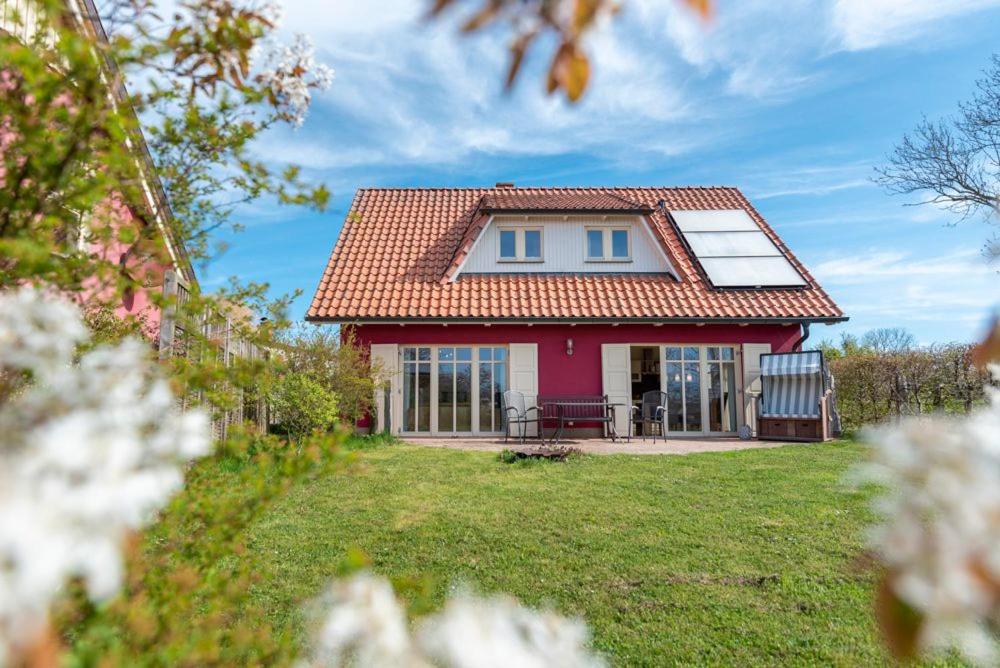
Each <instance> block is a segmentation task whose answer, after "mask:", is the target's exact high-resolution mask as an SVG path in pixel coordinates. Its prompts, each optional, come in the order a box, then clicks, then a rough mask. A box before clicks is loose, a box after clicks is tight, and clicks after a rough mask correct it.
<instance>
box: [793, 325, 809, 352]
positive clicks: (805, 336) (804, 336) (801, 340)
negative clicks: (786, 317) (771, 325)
mask: <svg viewBox="0 0 1000 668" xmlns="http://www.w3.org/2000/svg"><path fill="white" fill-rule="evenodd" d="M810 324H811V323H808V322H804V323H802V336H800V337H799V340H798V341H796V342H795V344H794V345H793V346H792V352H794V353H799V352H802V344H803V343H805V342H806V339H808V338H809V325H810Z"/></svg>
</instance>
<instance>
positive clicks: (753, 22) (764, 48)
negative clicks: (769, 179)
mask: <svg viewBox="0 0 1000 668" xmlns="http://www.w3.org/2000/svg"><path fill="white" fill-rule="evenodd" d="M631 3H635V8H636V10H637V12H638V14H639V16H640V17H641V19H642V21H643V22H644V23H647V24H650V25H654V26H657V27H658V28H659V31H660V34H661V35H662V36H664V37H666V38H667V40H668V41H669V43H671V44H672V45H673V46H674V47H675V48H676V49H677V51H678V53H679V55H680V56H681V58H683V59H684V60H685V61H686V62H687V63H688V64H690V65H692V66H694V67H695V68H696V69H697V70H698V71H699V72H701V74H702V75H708V74H711V73H713V72H721V73H722V74H723V76H724V77H725V87H724V91H725V92H726V93H728V94H731V95H737V96H745V97H750V98H773V97H783V96H785V95H788V94H790V93H792V92H794V91H795V90H798V89H800V88H802V87H803V86H805V85H807V84H808V83H810V82H812V81H814V80H815V79H816V78H817V77H819V76H821V74H820V73H819V72H817V71H807V70H808V69H809V67H810V66H812V65H814V63H813V60H814V59H815V55H816V53H817V49H816V44H817V43H819V42H822V41H823V39H822V38H823V36H824V35H823V30H824V26H823V21H821V20H820V21H817V20H816V6H815V5H810V4H809V3H802V2H796V1H795V0H742V1H741V2H739V3H729V4H723V5H722V6H720V7H719V9H718V11H717V12H716V15H715V17H714V19H713V20H712V22H711V23H708V24H706V23H705V22H704V21H703V20H701V18H700V17H698V16H696V15H695V14H693V13H692V12H691V11H689V10H687V9H686V8H684V7H683V6H681V3H679V2H675V1H673V0H670V1H668V2H664V1H663V0H630V4H629V5H627V6H631Z"/></svg>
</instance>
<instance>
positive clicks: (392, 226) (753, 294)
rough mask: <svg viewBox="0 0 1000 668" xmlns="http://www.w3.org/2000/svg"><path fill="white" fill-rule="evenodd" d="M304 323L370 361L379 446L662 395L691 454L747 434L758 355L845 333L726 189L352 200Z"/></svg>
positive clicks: (459, 193) (802, 274)
mask: <svg viewBox="0 0 1000 668" xmlns="http://www.w3.org/2000/svg"><path fill="white" fill-rule="evenodd" d="M306 319H307V320H309V321H312V322H327V323H338V324H340V325H341V326H350V327H352V328H353V329H354V331H355V332H356V334H357V341H358V342H359V343H360V344H361V345H362V346H363V347H365V348H370V351H371V356H372V358H373V359H376V360H380V361H381V364H382V365H383V367H384V369H386V375H387V379H388V381H389V388H388V391H387V392H385V393H384V394H380V395H379V396H377V397H376V407H377V410H376V416H375V420H376V424H375V425H373V427H375V428H376V429H378V430H390V431H392V432H393V433H401V434H407V435H442V436H443V435H460V434H473V435H475V434H484V435H485V434H495V433H499V432H500V431H502V429H503V421H502V415H501V397H502V392H503V390H504V389H507V388H510V389H515V390H520V391H522V392H524V393H525V394H526V395H528V399H529V401H531V400H534V398H535V397H537V396H539V395H544V396H553V395H608V397H609V400H611V401H614V402H620V403H622V404H632V403H633V401H635V400H636V398H637V397H639V396H640V395H641V393H642V392H644V391H647V390H651V389H652V390H655V389H662V390H663V391H665V392H667V393H668V398H669V399H668V406H667V413H668V415H667V426H668V430H669V432H670V434H674V435H683V436H686V437H690V436H697V435H716V434H732V433H735V432H736V431H737V430H738V428H739V426H740V425H742V424H744V423H746V422H752V418H751V417H750V411H752V401H751V400H750V394H749V393H748V390H751V389H754V388H755V387H756V386H759V381H758V380H757V379H758V377H759V374H760V371H759V370H760V355H761V354H763V353H767V352H783V351H790V350H793V349H796V348H797V347H798V346H799V345H800V343H801V341H802V340H803V339H804V336H806V335H807V334H808V326H809V325H810V324H813V323H827V324H829V323H835V322H841V321H844V320H846V319H847V318H846V317H845V316H844V314H843V313H842V312H841V310H840V309H839V308H838V307H837V305H836V304H834V302H833V301H832V300H831V299H830V297H829V296H828V295H827V294H826V293H825V292H824V291H823V290H822V288H820V286H819V285H818V284H817V283H816V281H815V279H813V278H812V276H810V274H809V273H808V271H806V269H805V267H803V266H802V264H801V263H800V262H799V261H798V260H797V259H796V258H795V256H794V255H792V253H791V252H790V251H789V250H788V248H786V247H785V245H784V244H783V243H782V241H781V240H780V239H779V238H778V236H777V234H775V232H774V231H773V230H772V229H771V228H770V227H769V226H768V225H767V223H766V222H765V221H764V219H763V218H762V217H761V216H760V214H759V213H758V212H757V211H756V210H755V209H754V208H753V206H752V205H751V204H750V202H749V201H747V199H746V198H745V197H744V196H743V194H742V193H741V192H740V191H739V190H737V189H736V188H728V187H713V188H515V187H513V186H512V185H510V184H497V187H495V188H489V189H460V188H437V189H365V190H360V191H359V192H358V193H357V195H356V197H355V200H354V203H353V205H352V207H351V211H350V214H349V215H348V217H347V220H346V222H345V224H344V228H343V230H342V231H341V233H340V238H339V239H338V241H337V244H336V246H335V247H334V249H333V253H332V255H331V257H330V261H329V264H328V266H327V268H326V271H325V272H324V273H323V277H322V279H321V280H320V283H319V287H318V288H317V290H316V295H315V297H314V298H313V302H312V305H311V307H310V309H309V312H308V314H307V318H306ZM617 418H618V421H619V425H618V430H619V432H620V433H624V431H625V429H626V428H627V427H626V421H627V411H618V412H617ZM577 426H579V427H586V425H577Z"/></svg>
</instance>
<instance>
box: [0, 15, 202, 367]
mask: <svg viewBox="0 0 1000 668" xmlns="http://www.w3.org/2000/svg"><path fill="white" fill-rule="evenodd" d="M66 6H67V9H68V10H69V12H70V13H69V16H71V17H72V19H73V20H75V21H76V23H77V25H78V26H79V29H80V30H81V31H85V32H87V33H89V34H90V35H92V36H93V38H94V39H96V40H100V41H107V35H106V34H105V32H104V27H103V26H102V25H101V20H100V17H99V15H98V12H97V9H96V7H95V6H94V4H93V2H92V0H67V3H66ZM15 16H17V17H19V19H20V20H19V21H15V19H14V17H15ZM38 29H39V24H38V21H37V10H36V9H35V6H34V2H33V0H0V30H2V31H5V32H8V33H10V34H13V35H14V36H15V37H17V38H20V39H24V40H27V39H29V38H30V37H31V36H32V35H33V34H34V33H35V32H36V31H37V30H38ZM106 65H107V67H108V69H109V70H113V69H114V68H115V64H114V63H112V62H107V63H106ZM113 79H115V77H112V76H109V80H113ZM125 103H127V97H126V94H125V90H124V89H122V88H119V89H114V90H109V91H108V104H109V105H110V104H117V105H123V104H125ZM123 108H124V109H125V113H129V114H134V112H133V111H132V109H131V107H128V106H125V107H123ZM125 142H126V145H127V146H128V147H129V148H130V149H131V151H132V153H133V155H134V156H135V160H136V167H137V171H138V173H139V174H140V178H141V180H142V182H141V188H139V190H141V192H142V198H141V201H134V202H132V201H130V202H121V201H117V200H116V199H114V198H112V201H108V202H106V206H105V207H103V210H102V211H92V212H91V211H88V212H80V213H79V218H78V220H79V227H78V229H72V230H67V231H66V242H67V243H69V244H72V245H74V246H76V247H77V249H78V250H83V251H88V252H90V253H93V254H95V255H97V256H100V257H101V258H102V259H103V260H105V261H107V262H110V263H112V264H116V265H118V266H119V267H120V268H121V271H122V273H123V274H127V275H129V276H130V277H132V278H133V279H135V287H134V288H133V289H130V290H127V291H126V292H125V293H124V294H123V295H121V296H120V298H118V301H117V303H115V304H112V306H113V307H114V309H115V312H116V313H117V314H118V315H120V316H122V317H127V316H129V315H131V316H135V317H137V318H140V319H141V321H142V322H143V323H144V325H145V329H146V335H147V336H148V337H149V339H150V341H151V342H152V343H153V345H154V346H158V347H159V346H160V345H161V344H162V343H163V342H164V341H169V340H171V339H172V338H173V329H174V324H173V323H172V322H171V321H170V319H169V317H165V314H164V313H162V311H161V309H160V308H159V306H157V305H156V303H155V301H154V299H153V296H154V295H155V294H156V293H158V292H161V291H167V292H168V294H174V293H176V292H183V293H187V292H188V291H190V290H192V289H195V288H196V286H197V280H198V279H197V277H196V276H195V273H194V269H193V268H192V266H191V262H190V260H189V258H188V256H187V251H186V250H185V248H184V243H183V240H181V239H179V238H177V236H176V235H175V234H174V232H173V230H174V228H173V224H172V221H171V211H170V207H169V204H168V202H167V197H166V195H165V193H164V191H163V186H162V184H161V183H160V179H159V176H158V175H157V173H156V169H155V167H154V165H153V161H152V159H151V157H150V155H149V149H148V148H147V146H146V141H145V139H144V137H143V136H142V134H141V133H139V132H136V133H131V134H130V135H129V136H127V137H126V139H125ZM95 216H105V217H106V218H108V219H111V220H114V221H115V223H114V224H115V225H120V226H135V227H137V228H140V229H144V230H146V231H147V234H144V235H142V236H143V237H148V236H150V234H149V233H148V232H152V236H154V237H156V238H158V239H159V240H160V241H161V242H162V244H161V245H159V246H161V247H155V248H153V247H151V245H150V244H148V243H144V242H137V243H135V244H132V245H124V244H113V245H110V246H108V245H103V244H91V245H89V246H88V244H87V241H86V239H87V230H88V227H89V226H90V225H91V224H92V222H93V220H94V217H95ZM95 293H96V294H99V295H102V296H104V297H108V296H110V295H111V294H112V292H111V291H103V290H102V288H101V287H100V286H98V285H96V284H95V285H94V286H93V290H92V291H91V292H90V293H89V296H93V295H94V294H95ZM87 297H88V295H87V293H84V295H83V296H81V301H82V302H84V303H86V302H87V301H88V299H87ZM168 353H169V351H165V354H168Z"/></svg>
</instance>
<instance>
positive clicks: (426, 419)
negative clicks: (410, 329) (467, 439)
mask: <svg viewBox="0 0 1000 668" xmlns="http://www.w3.org/2000/svg"><path fill="white" fill-rule="evenodd" d="M431 399H432V396H431V349H430V348H429V347H406V348H403V431H405V432H410V433H414V434H419V433H429V432H430V430H431Z"/></svg>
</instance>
